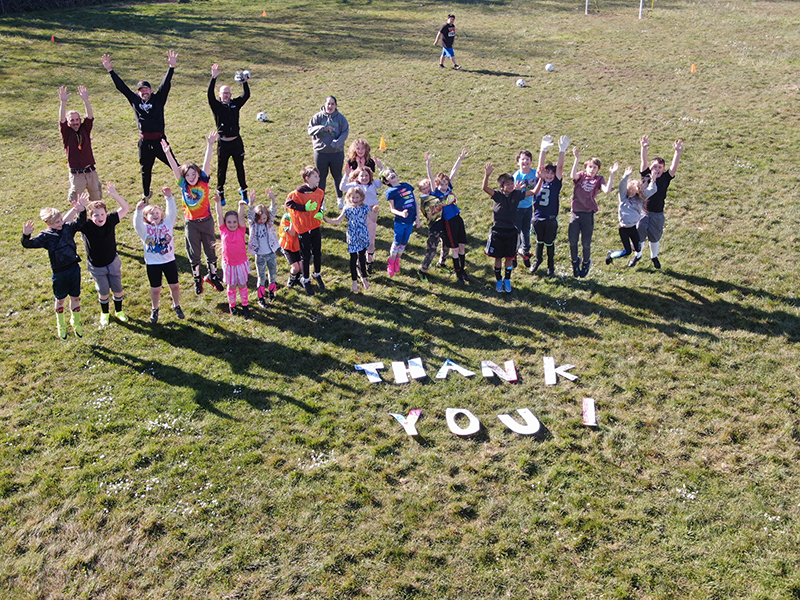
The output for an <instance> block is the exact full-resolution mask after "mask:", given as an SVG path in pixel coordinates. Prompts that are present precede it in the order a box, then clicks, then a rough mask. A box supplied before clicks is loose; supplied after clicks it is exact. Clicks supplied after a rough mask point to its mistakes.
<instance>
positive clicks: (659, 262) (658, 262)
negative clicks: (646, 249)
mask: <svg viewBox="0 0 800 600" xmlns="http://www.w3.org/2000/svg"><path fill="white" fill-rule="evenodd" d="M650 260H652V261H653V266H654V267H655V268H656V269H660V268H661V261H660V260H658V257H657V256H654V257H653V258H651V259H650Z"/></svg>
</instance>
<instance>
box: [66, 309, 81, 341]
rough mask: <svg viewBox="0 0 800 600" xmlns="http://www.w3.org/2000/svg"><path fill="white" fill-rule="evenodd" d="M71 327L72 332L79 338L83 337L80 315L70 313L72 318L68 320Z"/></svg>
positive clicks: (73, 312)
mask: <svg viewBox="0 0 800 600" xmlns="http://www.w3.org/2000/svg"><path fill="white" fill-rule="evenodd" d="M69 322H70V324H71V325H72V330H73V331H74V332H75V335H77V336H78V337H79V338H82V337H83V325H81V313H79V312H75V311H72V316H71V317H70V319H69Z"/></svg>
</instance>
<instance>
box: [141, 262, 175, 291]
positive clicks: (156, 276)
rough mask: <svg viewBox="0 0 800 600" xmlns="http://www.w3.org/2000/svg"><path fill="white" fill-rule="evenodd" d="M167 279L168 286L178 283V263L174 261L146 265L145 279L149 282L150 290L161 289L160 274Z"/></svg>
mask: <svg viewBox="0 0 800 600" xmlns="http://www.w3.org/2000/svg"><path fill="white" fill-rule="evenodd" d="M162 273H163V274H164V277H166V278H167V283H168V284H169V285H175V284H176V283H178V263H177V262H175V261H174V260H171V261H169V262H168V263H163V264H160V265H147V279H149V280H150V287H151V288H158V287H161V283H162V282H161V274H162Z"/></svg>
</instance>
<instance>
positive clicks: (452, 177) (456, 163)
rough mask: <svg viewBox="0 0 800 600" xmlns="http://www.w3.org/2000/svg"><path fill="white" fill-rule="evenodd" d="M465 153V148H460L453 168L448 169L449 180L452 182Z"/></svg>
mask: <svg viewBox="0 0 800 600" xmlns="http://www.w3.org/2000/svg"><path fill="white" fill-rule="evenodd" d="M466 155H467V149H466V148H464V149H463V150H461V154H459V155H458V158H457V159H456V162H455V164H454V165H453V168H452V169H450V182H451V183H452V181H453V179H455V178H456V173H458V166H459V165H460V164H461V159H463V158H464V157H465V156H466Z"/></svg>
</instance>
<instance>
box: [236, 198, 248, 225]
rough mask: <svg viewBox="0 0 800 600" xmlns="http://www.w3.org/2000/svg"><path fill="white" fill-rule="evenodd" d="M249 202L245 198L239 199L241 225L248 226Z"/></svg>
mask: <svg viewBox="0 0 800 600" xmlns="http://www.w3.org/2000/svg"><path fill="white" fill-rule="evenodd" d="M248 206H249V204H247V202H245V201H244V200H239V212H238V213H237V214H238V216H239V227H247V208H248Z"/></svg>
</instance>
